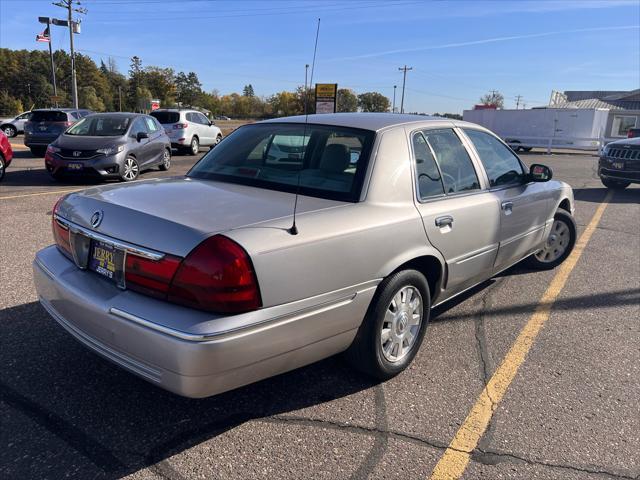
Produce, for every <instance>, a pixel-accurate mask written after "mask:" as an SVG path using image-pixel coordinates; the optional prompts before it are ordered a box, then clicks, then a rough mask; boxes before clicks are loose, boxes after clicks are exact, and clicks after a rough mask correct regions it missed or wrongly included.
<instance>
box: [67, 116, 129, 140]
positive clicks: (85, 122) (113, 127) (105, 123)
mask: <svg viewBox="0 0 640 480" xmlns="http://www.w3.org/2000/svg"><path fill="white" fill-rule="evenodd" d="M129 121H130V118H129V117H123V116H113V117H109V116H97V117H85V118H83V119H82V120H80V121H79V122H78V123H76V124H75V125H74V126H73V127H71V128H70V129H69V130H67V131H66V132H65V135H78V136H88V137H119V136H121V135H124V134H125V133H126V131H127V128H128V127H129Z"/></svg>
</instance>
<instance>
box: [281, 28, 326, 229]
mask: <svg viewBox="0 0 640 480" xmlns="http://www.w3.org/2000/svg"><path fill="white" fill-rule="evenodd" d="M319 35H320V19H319V18H318V28H317V29H316V42H315V45H314V46H313V62H311V78H310V80H309V87H311V85H313V72H314V70H315V67H316V52H317V51H318V36H319ZM307 66H308V65H307ZM304 88H305V92H304V133H303V134H302V148H303V150H302V164H301V167H304V151H305V148H304V140H305V138H307V125H308V122H309V107H308V103H309V90H308V89H307V81H306V79H305V82H304ZM301 170H302V169H300V170H298V181H297V183H296V199H295V201H294V202H293V224H292V225H291V228H289V229H288V230H287V232H289V233H290V234H291V235H297V234H298V227H297V226H296V211H297V210H298V196H299V195H300V171H301Z"/></svg>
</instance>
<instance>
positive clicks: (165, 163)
mask: <svg viewBox="0 0 640 480" xmlns="http://www.w3.org/2000/svg"><path fill="white" fill-rule="evenodd" d="M169 167H171V151H170V150H169V149H168V148H165V149H164V153H163V154H162V163H161V164H160V170H162V171H163V172H166V171H167V170H169Z"/></svg>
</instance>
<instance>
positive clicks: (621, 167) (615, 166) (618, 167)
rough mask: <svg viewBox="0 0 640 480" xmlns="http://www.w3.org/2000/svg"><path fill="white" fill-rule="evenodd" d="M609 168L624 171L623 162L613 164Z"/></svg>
mask: <svg viewBox="0 0 640 480" xmlns="http://www.w3.org/2000/svg"><path fill="white" fill-rule="evenodd" d="M611 166H612V167H613V168H617V169H618V170H624V162H613V163H612V164H611Z"/></svg>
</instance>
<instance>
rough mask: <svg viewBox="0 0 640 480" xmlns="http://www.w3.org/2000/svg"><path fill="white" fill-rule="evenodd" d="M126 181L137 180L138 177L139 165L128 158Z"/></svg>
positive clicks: (126, 162)
mask: <svg viewBox="0 0 640 480" xmlns="http://www.w3.org/2000/svg"><path fill="white" fill-rule="evenodd" d="M123 176H124V179H125V180H127V181H130V180H135V179H136V177H137V176H138V164H137V163H136V161H135V160H134V159H133V158H127V159H126V160H125V161H124V175H123Z"/></svg>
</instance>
